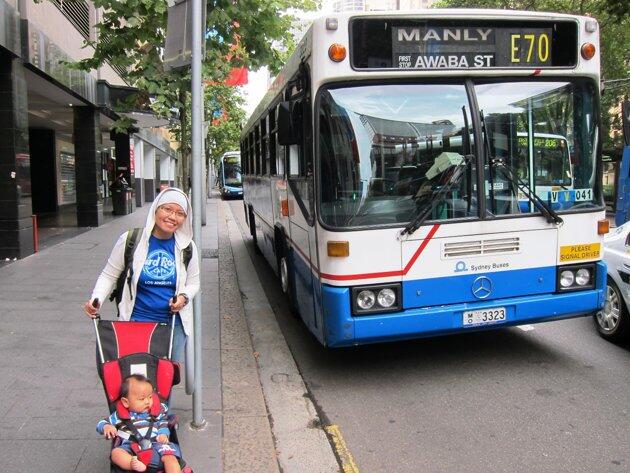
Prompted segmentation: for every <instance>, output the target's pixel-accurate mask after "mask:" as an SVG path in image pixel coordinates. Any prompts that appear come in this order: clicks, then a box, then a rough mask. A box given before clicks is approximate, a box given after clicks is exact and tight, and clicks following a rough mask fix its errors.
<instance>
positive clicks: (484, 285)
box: [471, 276, 492, 299]
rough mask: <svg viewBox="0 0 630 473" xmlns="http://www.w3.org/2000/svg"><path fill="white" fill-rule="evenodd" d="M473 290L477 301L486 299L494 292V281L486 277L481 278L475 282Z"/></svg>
mask: <svg viewBox="0 0 630 473" xmlns="http://www.w3.org/2000/svg"><path fill="white" fill-rule="evenodd" d="M471 289H472V293H473V295H474V296H475V297H476V298H477V299H485V298H486V297H488V296H489V295H490V293H491V292H492V281H491V280H490V278H488V277H486V276H479V277H478V278H477V279H475V280H474V281H473V283H472V288H471Z"/></svg>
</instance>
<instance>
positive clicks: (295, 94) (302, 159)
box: [278, 66, 322, 339]
mask: <svg viewBox="0 0 630 473" xmlns="http://www.w3.org/2000/svg"><path fill="white" fill-rule="evenodd" d="M285 98H286V99H287V100H286V101H285V102H283V103H281V104H280V106H279V107H280V110H282V112H283V113H282V115H283V117H282V118H280V115H279V117H278V135H279V138H280V135H281V131H280V129H283V133H282V134H283V135H284V137H283V141H284V142H285V143H286V144H289V146H288V147H287V160H286V161H287V163H286V164H287V188H288V192H287V196H288V207H289V221H290V225H289V228H290V233H291V235H290V238H291V241H292V247H293V252H292V253H293V254H292V258H291V259H292V264H293V275H294V279H293V280H294V283H295V297H296V301H297V306H298V309H299V312H300V315H301V317H302V319H303V320H304V323H305V324H306V325H307V326H308V327H309V329H310V330H311V331H312V332H313V333H315V335H316V336H317V337H318V338H320V339H321V336H322V324H321V320H320V319H319V317H316V314H318V313H319V314H321V311H320V310H317V311H316V310H315V301H316V299H317V300H318V298H317V297H316V294H315V286H316V283H317V277H316V276H315V275H314V274H313V273H314V272H315V271H317V267H318V265H317V252H316V250H315V248H316V246H315V243H316V235H315V200H314V197H315V194H314V193H315V182H314V173H313V152H312V148H313V136H312V135H313V132H312V124H311V123H312V119H311V114H312V108H311V97H310V85H309V74H308V70H307V68H306V66H303V67H301V68H300V73H299V74H298V76H297V77H296V78H295V79H294V80H293V81H291V82H290V84H289V86H288V88H287V91H286V95H285ZM287 129H289V130H290V133H288V134H289V135H290V136H287V135H286V134H285V133H284V132H287ZM311 247H313V250H311ZM320 316H321V315H320Z"/></svg>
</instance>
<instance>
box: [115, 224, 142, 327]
mask: <svg viewBox="0 0 630 473" xmlns="http://www.w3.org/2000/svg"><path fill="white" fill-rule="evenodd" d="M141 232H142V228H134V229H132V230H129V231H128V232H127V239H126V240H125V255H124V267H123V270H122V271H121V273H120V275H119V276H118V279H117V280H116V286H115V288H114V290H113V291H112V293H111V295H110V296H109V300H110V301H113V300H114V299H115V300H116V310H118V304H120V301H121V300H122V294H123V289H124V286H125V280H126V281H127V284H128V285H129V291H130V294H131V278H132V277H133V264H132V263H133V254H134V252H135V251H136V246H137V244H138V237H139V236H140V233H141ZM118 315H120V313H119V314H118Z"/></svg>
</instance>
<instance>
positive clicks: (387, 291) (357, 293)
mask: <svg viewBox="0 0 630 473" xmlns="http://www.w3.org/2000/svg"><path fill="white" fill-rule="evenodd" d="M400 294H401V287H400V283H394V284H379V285H374V286H357V287H353V288H352V290H351V295H352V296H351V297H352V301H351V302H352V313H353V315H355V316H356V315H370V314H374V313H378V312H394V311H397V310H400V309H401V307H402V304H401V302H400Z"/></svg>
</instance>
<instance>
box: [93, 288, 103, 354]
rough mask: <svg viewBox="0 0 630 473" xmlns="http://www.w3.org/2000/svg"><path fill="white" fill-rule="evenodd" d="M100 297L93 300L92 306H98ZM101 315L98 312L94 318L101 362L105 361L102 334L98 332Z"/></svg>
mask: <svg viewBox="0 0 630 473" xmlns="http://www.w3.org/2000/svg"><path fill="white" fill-rule="evenodd" d="M98 306H99V304H98V297H97V298H95V299H94V300H93V301H92V307H94V308H98ZM100 318H101V317H100V315H98V314H96V317H94V318H93V319H92V323H93V324H94V333H95V334H96V344H97V345H98V354H99V356H100V357H101V364H103V363H105V355H104V354H103V345H101V336H100V334H99V333H98V321H99V319H100Z"/></svg>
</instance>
